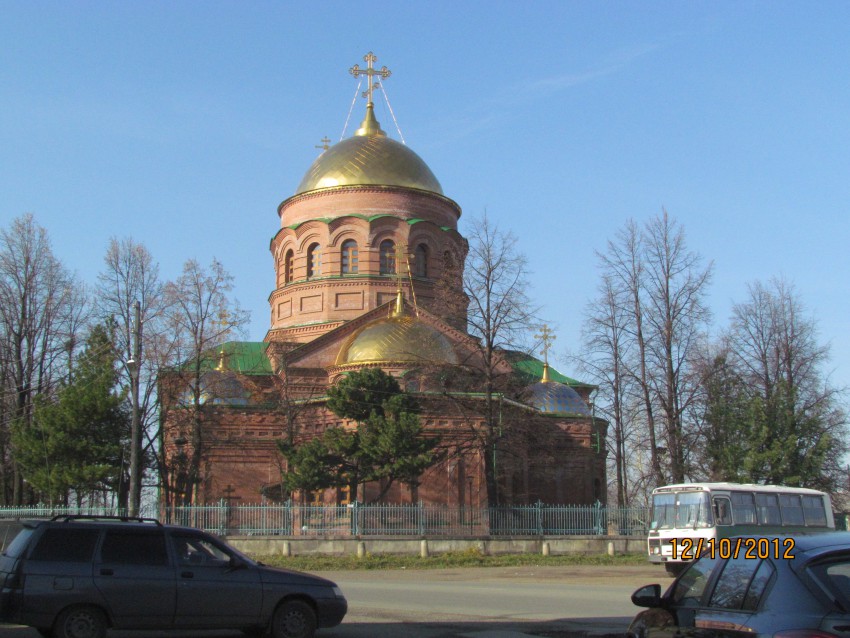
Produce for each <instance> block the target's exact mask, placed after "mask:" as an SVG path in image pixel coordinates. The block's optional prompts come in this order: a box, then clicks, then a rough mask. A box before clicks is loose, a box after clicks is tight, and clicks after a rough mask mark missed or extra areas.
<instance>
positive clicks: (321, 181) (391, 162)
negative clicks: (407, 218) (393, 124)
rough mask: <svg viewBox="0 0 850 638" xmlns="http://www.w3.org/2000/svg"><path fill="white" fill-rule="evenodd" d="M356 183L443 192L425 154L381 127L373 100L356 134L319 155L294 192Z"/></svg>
mask: <svg viewBox="0 0 850 638" xmlns="http://www.w3.org/2000/svg"><path fill="white" fill-rule="evenodd" d="M355 185H370V186H404V187H406V188H418V189H420V190H426V191H431V192H433V193H438V194H439V195H442V194H443V189H442V187H441V186H440V182H438V181H437V178H436V177H434V173H432V172H431V169H430V168H428V165H427V164H426V163H425V162H424V161H422V158H421V157H419V156H418V155H417V154H416V153H414V152H413V151H411V150H410V149H409V148H407V146H405V145H404V144H402V143H400V142H396V141H395V140H392V139H390V138H388V137H387V135H386V133H384V131H382V130H381V125H380V124H378V121H377V120H376V119H375V114H374V109H373V107H372V104H371V103H369V104H368V105H367V106H366V117H365V118H364V119H363V123H362V124H361V125H360V128H359V129H357V131H356V132H355V133H354V136H353V137H350V138H348V139H347V140H343V141H341V142H340V143H339V144H335V145H334V146H331V147H330V148H329V149H327V150H326V151H325V152H324V153H322V154H321V155H319V157H318V158H317V159H316V161H315V162H313V165H312V166H311V167H310V170H308V171H307V173H306V174H305V175H304V179H302V180H301V183H300V184H299V185H298V189H297V190H296V191H295V194H296V195H299V194H301V193H305V192H307V191H312V190H316V189H319V188H333V187H335V186H355Z"/></svg>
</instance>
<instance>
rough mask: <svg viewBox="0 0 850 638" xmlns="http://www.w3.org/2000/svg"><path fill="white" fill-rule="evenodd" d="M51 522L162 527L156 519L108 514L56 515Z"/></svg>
mask: <svg viewBox="0 0 850 638" xmlns="http://www.w3.org/2000/svg"><path fill="white" fill-rule="evenodd" d="M50 520H51V521H62V522H64V523H70V522H71V521H110V522H117V523H154V524H156V525H159V526H160V527H162V523H160V522H159V520H158V519H156V518H143V517H141V516H114V515H109V514H57V515H56V516H54V517H53V518H51V519H50Z"/></svg>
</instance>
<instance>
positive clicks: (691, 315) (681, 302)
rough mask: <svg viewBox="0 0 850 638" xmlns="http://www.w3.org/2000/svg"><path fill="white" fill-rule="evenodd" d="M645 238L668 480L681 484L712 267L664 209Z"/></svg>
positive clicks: (656, 385) (651, 350)
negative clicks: (694, 365)
mask: <svg viewBox="0 0 850 638" xmlns="http://www.w3.org/2000/svg"><path fill="white" fill-rule="evenodd" d="M644 236H645V240H644V244H645V246H646V260H645V262H646V265H647V271H646V272H647V277H646V279H645V286H646V301H647V304H646V305H647V307H648V309H649V312H648V313H647V314H646V318H647V320H648V324H649V326H650V328H651V339H650V340H649V342H648V343H649V346H650V347H649V361H650V363H651V364H652V365H653V367H654V369H655V372H656V374H655V375H654V376H653V379H652V386H653V393H654V395H655V399H656V401H657V403H658V405H659V407H660V409H661V414H662V415H663V418H664V429H665V440H666V443H667V450H668V453H669V459H670V478H671V480H672V481H673V482H674V483H681V482H683V481H684V480H685V476H686V474H687V470H688V467H687V457H688V454H689V450H688V445H687V441H686V432H685V430H686V424H685V422H684V415H685V414H686V412H687V410H688V407H689V406H690V404H691V403H692V402H693V400H694V398H695V396H696V392H697V390H698V389H699V387H700V379H699V377H698V375H696V374H693V369H692V367H691V365H690V364H691V362H692V361H693V356H694V354H695V352H696V349H697V346H698V345H699V342H700V339H702V338H703V337H705V331H706V327H707V325H708V322H709V320H710V318H711V312H710V311H709V309H708V306H707V305H706V304H705V295H706V292H707V288H708V285H709V284H710V282H711V273H712V266H711V264H709V265H708V266H703V263H702V262H703V260H702V257H700V255H699V254H697V253H694V252H691V251H689V250H688V248H687V244H686V242H685V232H684V229H683V228H682V227H681V226H680V225H679V224H678V223H677V222H676V221H675V220H672V219H670V217H669V216H668V214H667V211H666V210H665V211H664V212H663V214H662V215H661V216H660V217H656V218H654V219H653V220H651V221H650V222H649V223H648V224H647V226H646V229H645V233H644Z"/></svg>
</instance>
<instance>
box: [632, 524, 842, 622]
mask: <svg viewBox="0 0 850 638" xmlns="http://www.w3.org/2000/svg"><path fill="white" fill-rule="evenodd" d="M632 602H633V603H634V604H635V605H637V606H639V607H647V608H648V609H645V610H644V611H642V612H640V613H639V614H637V616H635V618H634V620H632V622H631V625H630V626H629V629H628V634H627V635H628V638H652V637H658V636H681V637H685V636H699V638H721V637H722V638H734V637H736V636H740V637H742V638H743V637H744V636H746V637H747V638H758V637H760V636H764V637H767V636H770V637H773V638H834V637H844V636H850V533H845V532H832V533H825V534H817V535H812V536H799V537H769V538H768V537H765V538H741V539H727V542H725V543H724V544H723V545H718V546H717V547H714V546H710V547H708V548H704V549H703V552H702V553H701V554H700V558H698V559H697V560H695V561H694V562H692V563H691V564H690V565H689V566H688V567H687V568H686V569H685V570H684V571H683V572H682V573H681V574H679V576H678V577H677V578H676V580H674V581H673V583H672V584H671V585H670V586H669V587H668V589H667V591H666V592H665V593H664V595H661V586H660V585H646V586H645V587H641V588H640V589H638V590H637V591H635V593H634V594H632Z"/></svg>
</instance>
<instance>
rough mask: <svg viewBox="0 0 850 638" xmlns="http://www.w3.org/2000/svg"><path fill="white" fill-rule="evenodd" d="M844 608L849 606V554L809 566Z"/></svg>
mask: <svg viewBox="0 0 850 638" xmlns="http://www.w3.org/2000/svg"><path fill="white" fill-rule="evenodd" d="M809 571H811V572H813V573H814V574H815V575H816V576H817V579H818V580H819V581H821V582H822V583H823V584H824V585H825V586H826V587H827V588H828V589H829V590H830V591H831V592H832V593H833V594H835V595H837V596H838V599H839V600H840V601H842V603H843V605H844V607H845V608H850V556H842V557H840V558H837V559H835V560H832V561H830V562H827V563H820V564H818V565H814V566H812V567H810V568H809Z"/></svg>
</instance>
